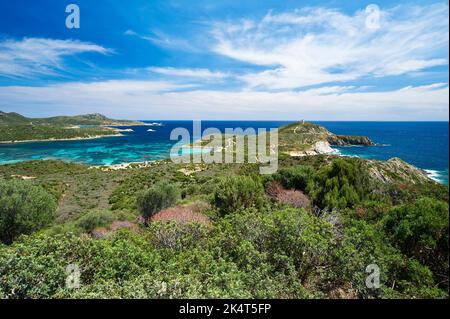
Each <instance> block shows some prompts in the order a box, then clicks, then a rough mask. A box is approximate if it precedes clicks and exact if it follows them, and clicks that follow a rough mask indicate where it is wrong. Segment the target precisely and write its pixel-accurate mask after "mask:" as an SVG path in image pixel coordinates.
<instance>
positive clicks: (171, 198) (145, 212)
mask: <svg viewBox="0 0 450 319" xmlns="http://www.w3.org/2000/svg"><path fill="white" fill-rule="evenodd" d="M179 198H180V191H179V189H178V188H177V187H176V186H175V185H171V184H169V183H166V182H162V183H158V184H155V185H154V186H153V187H151V188H149V189H148V190H146V191H143V192H141V193H140V194H139V195H138V197H137V207H138V209H139V212H140V213H141V214H142V216H143V217H144V219H145V222H146V223H147V221H148V219H149V218H150V217H152V216H153V215H154V214H156V213H157V212H159V211H161V210H163V209H164V208H167V207H170V206H173V205H174V204H175V203H176V202H177V200H178V199H179Z"/></svg>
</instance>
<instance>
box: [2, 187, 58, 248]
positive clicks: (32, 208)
mask: <svg viewBox="0 0 450 319" xmlns="http://www.w3.org/2000/svg"><path fill="white" fill-rule="evenodd" d="M55 209H56V200H55V198H54V197H53V196H51V195H50V194H48V193H47V192H46V191H45V190H44V189H43V188H42V187H39V186H34V185H32V184H31V183H29V182H25V181H20V180H10V181H6V180H0V241H2V242H3V243H5V244H10V243H12V242H13V241H14V240H15V239H16V238H17V237H19V235H21V234H31V233H32V232H34V231H36V230H39V229H41V228H43V227H45V226H47V225H49V224H50V223H51V222H52V221H53V219H54V214H55Z"/></svg>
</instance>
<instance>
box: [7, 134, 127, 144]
mask: <svg viewBox="0 0 450 319" xmlns="http://www.w3.org/2000/svg"><path fill="white" fill-rule="evenodd" d="M119 136H124V135H123V134H120V133H117V134H109V135H95V136H89V137H69V138H49V139H33V140H21V141H0V144H18V143H34V142H61V141H81V140H93V139H98V138H102V137H119Z"/></svg>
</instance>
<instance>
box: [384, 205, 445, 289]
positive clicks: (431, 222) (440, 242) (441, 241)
mask: <svg viewBox="0 0 450 319" xmlns="http://www.w3.org/2000/svg"><path fill="white" fill-rule="evenodd" d="M383 228H384V231H385V232H386V234H387V235H388V236H389V238H390V240H391V242H392V243H393V244H394V245H396V246H397V247H399V248H400V250H401V251H402V252H403V253H404V254H405V255H407V256H411V257H413V258H415V259H417V260H418V261H420V262H421V263H423V264H424V265H427V266H428V267H430V269H432V270H433V272H434V273H435V275H436V276H437V279H441V280H445V278H448V270H449V269H448V251H449V241H448V235H449V210H448V204H447V203H446V202H442V201H439V200H435V199H431V198H421V199H418V200H417V201H415V202H414V203H411V204H406V205H402V206H399V207H396V208H394V209H392V210H391V211H390V212H389V213H387V214H386V215H385V218H384V219H383ZM447 285H448V281H447Z"/></svg>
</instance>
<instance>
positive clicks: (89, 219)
mask: <svg viewBox="0 0 450 319" xmlns="http://www.w3.org/2000/svg"><path fill="white" fill-rule="evenodd" d="M115 219H116V218H115V217H114V215H113V213H112V212H110V211H92V212H89V213H87V214H85V215H83V216H82V217H80V218H79V219H78V221H77V222H76V226H77V227H79V228H81V229H82V230H83V231H85V232H87V233H89V232H91V231H93V230H94V229H95V228H97V227H106V226H109V225H110V224H111V223H112V222H113V221H114V220H115Z"/></svg>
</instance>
